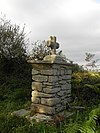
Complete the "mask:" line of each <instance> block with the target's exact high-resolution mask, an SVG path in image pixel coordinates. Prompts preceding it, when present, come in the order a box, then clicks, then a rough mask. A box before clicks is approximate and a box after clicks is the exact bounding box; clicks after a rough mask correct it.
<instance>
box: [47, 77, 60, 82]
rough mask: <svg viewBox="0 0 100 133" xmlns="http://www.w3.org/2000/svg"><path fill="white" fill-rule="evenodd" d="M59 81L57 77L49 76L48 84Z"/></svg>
mask: <svg viewBox="0 0 100 133" xmlns="http://www.w3.org/2000/svg"><path fill="white" fill-rule="evenodd" d="M58 80H59V79H58V77H57V76H49V78H48V82H57V81H58Z"/></svg>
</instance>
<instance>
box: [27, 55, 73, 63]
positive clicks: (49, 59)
mask: <svg viewBox="0 0 100 133" xmlns="http://www.w3.org/2000/svg"><path fill="white" fill-rule="evenodd" d="M27 62H28V63H30V64H62V65H63V64H65V65H67V66H72V65H73V64H71V63H68V62H67V61H66V60H64V59H63V58H62V57H61V56H60V55H55V54H53V55H47V56H45V57H44V59H43V60H28V61H27Z"/></svg>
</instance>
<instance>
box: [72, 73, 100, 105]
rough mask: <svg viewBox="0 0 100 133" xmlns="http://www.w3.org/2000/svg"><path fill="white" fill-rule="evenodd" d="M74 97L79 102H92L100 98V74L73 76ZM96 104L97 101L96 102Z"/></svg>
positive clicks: (78, 74)
mask: <svg viewBox="0 0 100 133" xmlns="http://www.w3.org/2000/svg"><path fill="white" fill-rule="evenodd" d="M72 95H73V98H76V97H77V98H78V100H79V101H81V102H82V104H83V102H85V103H87V102H86V101H88V102H89V100H90V102H91V101H92V99H94V98H95V99H98V98H100V73H99V72H98V73H97V72H74V73H73V76H72ZM94 102H95V100H94Z"/></svg>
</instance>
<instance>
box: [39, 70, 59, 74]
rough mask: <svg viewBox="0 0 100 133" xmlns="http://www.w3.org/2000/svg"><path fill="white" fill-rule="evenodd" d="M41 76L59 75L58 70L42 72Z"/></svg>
mask: <svg viewBox="0 0 100 133" xmlns="http://www.w3.org/2000/svg"><path fill="white" fill-rule="evenodd" d="M41 74H43V75H57V70H56V69H50V70H41Z"/></svg>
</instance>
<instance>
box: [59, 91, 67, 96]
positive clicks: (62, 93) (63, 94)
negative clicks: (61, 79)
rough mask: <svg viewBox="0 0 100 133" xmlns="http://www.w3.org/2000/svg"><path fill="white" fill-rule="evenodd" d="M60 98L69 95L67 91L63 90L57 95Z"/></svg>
mask: <svg viewBox="0 0 100 133" xmlns="http://www.w3.org/2000/svg"><path fill="white" fill-rule="evenodd" d="M57 95H58V96H60V97H62V96H66V95H67V91H66V90H64V91H63V90H61V91H60V92H58V93H57Z"/></svg>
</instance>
